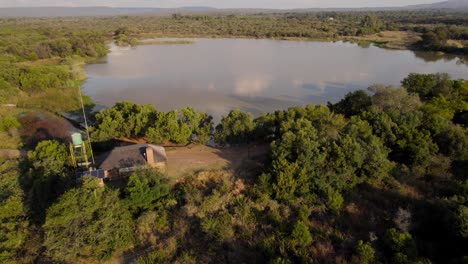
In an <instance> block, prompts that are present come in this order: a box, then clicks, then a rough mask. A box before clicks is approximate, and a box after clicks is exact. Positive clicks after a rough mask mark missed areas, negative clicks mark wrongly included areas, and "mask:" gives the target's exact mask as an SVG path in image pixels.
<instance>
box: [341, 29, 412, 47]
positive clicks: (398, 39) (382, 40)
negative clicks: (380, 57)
mask: <svg viewBox="0 0 468 264" xmlns="http://www.w3.org/2000/svg"><path fill="white" fill-rule="evenodd" d="M349 40H351V41H358V42H373V43H375V44H376V45H378V46H380V47H382V48H388V49H407V48H408V47H410V46H411V45H413V44H414V43H416V42H418V41H419V40H421V34H419V33H415V32H410V31H382V32H380V33H377V34H372V35H368V36H362V37H352V38H350V39H349Z"/></svg>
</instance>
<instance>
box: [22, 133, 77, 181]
mask: <svg viewBox="0 0 468 264" xmlns="http://www.w3.org/2000/svg"><path fill="white" fill-rule="evenodd" d="M29 160H30V161H31V163H32V164H33V166H34V167H35V168H36V169H44V171H45V172H46V173H47V174H49V173H56V174H58V173H61V172H63V171H64V169H65V166H66V165H67V164H69V162H70V154H69V152H68V150H67V147H66V146H65V145H63V144H61V143H60V142H58V141H55V140H45V141H41V142H39V144H38V145H37V146H36V148H35V149H34V151H33V152H31V153H30V154H29Z"/></svg>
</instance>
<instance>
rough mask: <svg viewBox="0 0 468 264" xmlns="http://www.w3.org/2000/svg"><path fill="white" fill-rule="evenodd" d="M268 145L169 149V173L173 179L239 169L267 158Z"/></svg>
mask: <svg viewBox="0 0 468 264" xmlns="http://www.w3.org/2000/svg"><path fill="white" fill-rule="evenodd" d="M268 150H269V146H268V145H250V146H248V147H247V146H245V147H232V148H226V149H218V148H212V147H208V146H199V145H193V146H188V147H168V148H166V153H167V159H168V162H167V173H168V175H169V176H170V177H171V178H179V177H181V176H184V175H186V174H189V173H192V172H195V171H201V170H210V169H221V168H229V169H237V168H239V167H240V166H242V165H243V164H244V163H245V162H246V161H249V160H264V159H266V158H267V154H268Z"/></svg>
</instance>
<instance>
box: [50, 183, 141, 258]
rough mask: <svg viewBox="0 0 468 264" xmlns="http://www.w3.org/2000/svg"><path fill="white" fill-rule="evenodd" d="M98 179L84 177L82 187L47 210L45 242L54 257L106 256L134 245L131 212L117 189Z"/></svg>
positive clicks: (65, 195)
mask: <svg viewBox="0 0 468 264" xmlns="http://www.w3.org/2000/svg"><path fill="white" fill-rule="evenodd" d="M97 181H98V180H97V179H94V178H87V177H85V178H84V179H83V186H82V187H80V188H74V189H71V190H69V191H68V192H66V193H65V194H64V195H62V196H61V197H60V199H59V200H58V201H57V203H55V204H53V205H52V206H51V207H50V208H49V209H48V210H47V218H46V222H45V224H44V226H43V229H44V235H45V240H44V246H45V247H46V254H47V255H48V256H49V257H50V258H51V259H52V260H53V261H55V262H76V261H77V260H79V259H80V258H89V257H94V258H96V259H101V260H106V259H110V258H111V257H112V255H113V254H114V253H115V252H120V251H122V250H125V249H127V248H128V247H129V246H131V245H132V243H133V223H132V219H131V215H130V213H129V212H128V210H127V209H126V207H125V206H124V205H123V204H122V202H121V201H120V199H119V194H118V192H117V191H113V190H111V189H107V188H103V187H100V186H99V183H98V182H97Z"/></svg>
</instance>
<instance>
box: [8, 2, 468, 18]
mask: <svg viewBox="0 0 468 264" xmlns="http://www.w3.org/2000/svg"><path fill="white" fill-rule="evenodd" d="M418 9H468V0H449V1H445V2H439V3H434V4H425V5H412V6H402V7H378V8H376V7H373V8H366V7H363V8H304V9H267V8H265V9H259V8H236V9H217V8H213V7H205V6H189V7H180V8H113V7H7V8H0V17H70V16H119V15H168V14H174V13H180V14H208V13H214V14H229V13H235V14H239V13H240V14H253V13H287V12H298V13H303V12H320V11H379V10H418Z"/></svg>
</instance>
